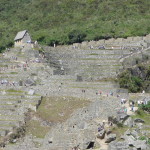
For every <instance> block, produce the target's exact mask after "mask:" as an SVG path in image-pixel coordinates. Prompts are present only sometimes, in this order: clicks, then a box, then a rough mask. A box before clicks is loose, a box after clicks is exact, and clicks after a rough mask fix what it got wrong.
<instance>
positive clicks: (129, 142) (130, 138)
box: [125, 136, 136, 146]
mask: <svg viewBox="0 0 150 150" xmlns="http://www.w3.org/2000/svg"><path fill="white" fill-rule="evenodd" d="M135 140H136V139H135V138H134V137H133V136H125V141H126V142H127V143H128V145H129V146H133V145H134V142H135Z"/></svg>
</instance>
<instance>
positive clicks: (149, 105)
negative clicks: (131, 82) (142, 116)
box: [140, 101, 150, 113]
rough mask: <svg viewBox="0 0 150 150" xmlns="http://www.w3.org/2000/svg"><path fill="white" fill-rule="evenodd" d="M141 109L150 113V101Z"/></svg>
mask: <svg viewBox="0 0 150 150" xmlns="http://www.w3.org/2000/svg"><path fill="white" fill-rule="evenodd" d="M140 109H142V110H144V111H147V112H149V113H150V101H149V102H148V104H147V105H141V107H140Z"/></svg>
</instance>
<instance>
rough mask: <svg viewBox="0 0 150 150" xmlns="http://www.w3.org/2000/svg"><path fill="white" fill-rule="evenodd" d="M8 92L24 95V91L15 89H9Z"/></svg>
mask: <svg viewBox="0 0 150 150" xmlns="http://www.w3.org/2000/svg"><path fill="white" fill-rule="evenodd" d="M7 92H14V93H23V91H19V90H15V89H8V90H7Z"/></svg>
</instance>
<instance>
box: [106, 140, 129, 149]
mask: <svg viewBox="0 0 150 150" xmlns="http://www.w3.org/2000/svg"><path fill="white" fill-rule="evenodd" d="M108 150H129V146H128V144H127V143H126V142H125V141H119V142H116V141H113V142H111V143H109V145H108Z"/></svg>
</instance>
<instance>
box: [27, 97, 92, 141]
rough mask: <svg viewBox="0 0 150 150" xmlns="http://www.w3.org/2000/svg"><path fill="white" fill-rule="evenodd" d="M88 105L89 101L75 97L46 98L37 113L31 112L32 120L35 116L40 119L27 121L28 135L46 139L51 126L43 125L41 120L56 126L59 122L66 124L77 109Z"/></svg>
mask: <svg viewBox="0 0 150 150" xmlns="http://www.w3.org/2000/svg"><path fill="white" fill-rule="evenodd" d="M88 104H89V101H88V100H86V99H81V98H75V97H45V98H43V100H42V103H41V105H40V106H39V108H38V110H37V112H31V114H32V115H31V116H32V117H31V118H33V116H35V117H36V118H39V119H37V120H33V119H30V120H28V121H27V133H29V134H32V135H34V136H36V137H39V138H44V136H45V134H46V133H47V132H48V130H50V128H51V126H44V125H42V124H41V120H42V121H47V122H49V123H52V124H54V125H55V123H58V122H64V121H65V120H66V119H68V118H69V117H70V115H71V114H72V113H73V112H74V111H75V110H76V109H78V108H82V107H85V106H87V105H88Z"/></svg>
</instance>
